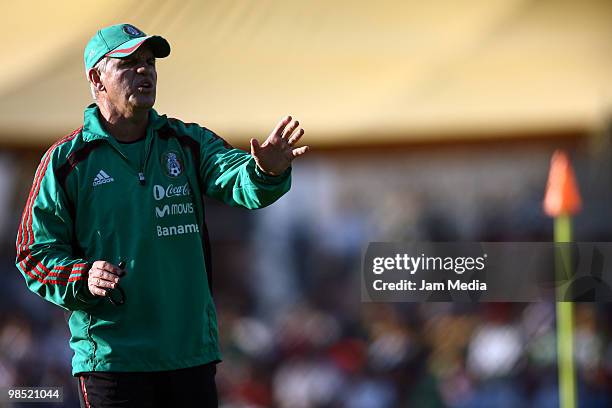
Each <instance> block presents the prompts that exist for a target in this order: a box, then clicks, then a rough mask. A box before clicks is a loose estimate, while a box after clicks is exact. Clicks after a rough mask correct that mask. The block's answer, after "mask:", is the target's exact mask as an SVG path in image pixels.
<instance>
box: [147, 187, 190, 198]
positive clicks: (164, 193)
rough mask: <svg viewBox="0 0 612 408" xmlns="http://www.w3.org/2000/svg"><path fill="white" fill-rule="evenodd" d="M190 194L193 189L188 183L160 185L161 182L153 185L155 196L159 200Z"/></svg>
mask: <svg viewBox="0 0 612 408" xmlns="http://www.w3.org/2000/svg"><path fill="white" fill-rule="evenodd" d="M190 195H191V189H190V188H189V184H187V183H185V184H183V185H182V186H175V185H174V184H170V185H168V186H167V187H164V186H160V185H159V184H156V185H154V186H153V197H154V198H155V199H156V200H157V201H159V200H163V199H164V198H170V197H184V196H190Z"/></svg>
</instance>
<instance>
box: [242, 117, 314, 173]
mask: <svg viewBox="0 0 612 408" xmlns="http://www.w3.org/2000/svg"><path fill="white" fill-rule="evenodd" d="M299 125H300V122H298V121H297V120H294V121H293V122H292V118H291V116H287V117H285V118H284V119H283V120H281V121H280V122H279V123H278V125H276V128H275V129H274V130H273V131H272V133H270V136H268V138H267V139H266V141H265V142H263V143H262V144H261V145H260V144H259V142H258V141H257V139H251V155H252V156H253V157H254V158H255V163H257V166H258V167H259V168H260V169H261V170H263V171H264V172H265V173H267V174H269V175H271V176H278V175H280V174H283V172H284V171H285V170H287V168H288V167H289V166H290V165H291V161H292V160H293V159H295V158H296V157H299V156H301V155H303V154H304V153H306V152H307V151H308V146H302V147H293V146H294V145H295V144H296V143H297V141H298V140H300V138H301V137H302V136H303V135H304V129H301V128H300V129H298V126H299Z"/></svg>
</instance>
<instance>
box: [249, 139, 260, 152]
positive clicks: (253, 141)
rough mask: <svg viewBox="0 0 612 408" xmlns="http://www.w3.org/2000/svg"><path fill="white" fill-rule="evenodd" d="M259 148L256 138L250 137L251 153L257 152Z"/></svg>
mask: <svg viewBox="0 0 612 408" xmlns="http://www.w3.org/2000/svg"><path fill="white" fill-rule="evenodd" d="M259 150H260V146H259V141H257V139H251V154H252V155H256V154H257V153H259Z"/></svg>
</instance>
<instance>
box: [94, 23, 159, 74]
mask: <svg viewBox="0 0 612 408" xmlns="http://www.w3.org/2000/svg"><path fill="white" fill-rule="evenodd" d="M145 42H146V43H147V44H148V45H150V46H151V50H152V51H153V55H155V58H164V57H167V56H168V55H170V44H168V41H166V39H165V38H163V37H160V36H159V35H146V34H145V33H143V32H142V31H141V30H139V29H138V28H136V27H134V26H133V25H131V24H116V25H113V26H110V27H105V28H103V29H101V30H99V31H98V32H97V33H96V35H94V36H93V37H92V38H91V40H89V42H88V43H87V46H86V47H85V54H84V59H85V71H89V69H90V68H93V66H94V65H96V64H97V63H98V61H100V60H101V59H102V57H105V56H106V57H112V58H124V57H127V56H128V55H131V54H132V53H133V52H134V51H136V50H137V49H138V48H139V47H140V46H141V45H142V44H144V43H145Z"/></svg>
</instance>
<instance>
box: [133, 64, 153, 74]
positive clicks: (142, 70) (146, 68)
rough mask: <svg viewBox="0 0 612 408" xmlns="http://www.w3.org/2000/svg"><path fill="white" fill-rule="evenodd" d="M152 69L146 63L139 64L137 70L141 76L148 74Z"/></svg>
mask: <svg viewBox="0 0 612 408" xmlns="http://www.w3.org/2000/svg"><path fill="white" fill-rule="evenodd" d="M150 69H151V67H149V65H148V64H147V63H146V62H143V63H141V64H138V67H137V68H136V72H138V73H139V74H146V73H148V72H149V71H150Z"/></svg>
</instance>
